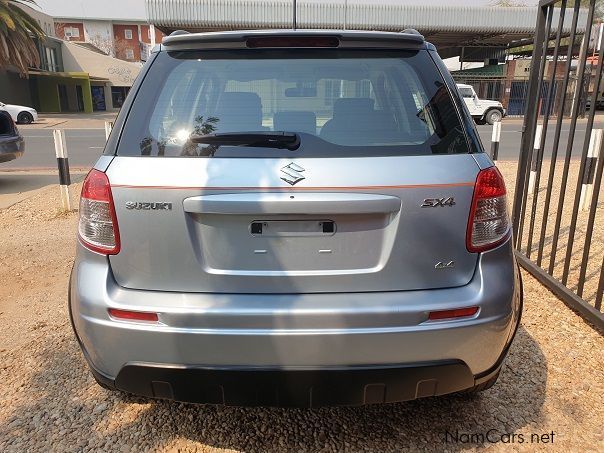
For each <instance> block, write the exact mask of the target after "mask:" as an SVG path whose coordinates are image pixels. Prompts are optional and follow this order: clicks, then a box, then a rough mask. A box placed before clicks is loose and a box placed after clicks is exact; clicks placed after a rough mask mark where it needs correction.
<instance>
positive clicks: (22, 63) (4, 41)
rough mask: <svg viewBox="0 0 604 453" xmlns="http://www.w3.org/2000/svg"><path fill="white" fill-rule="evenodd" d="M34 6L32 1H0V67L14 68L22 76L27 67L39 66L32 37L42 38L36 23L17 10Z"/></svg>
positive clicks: (41, 32) (38, 58)
mask: <svg viewBox="0 0 604 453" xmlns="http://www.w3.org/2000/svg"><path fill="white" fill-rule="evenodd" d="M19 4H22V5H26V4H29V5H35V4H36V2H35V1H34V0H0V67H6V66H9V65H13V66H16V67H17V69H18V70H19V73H20V74H21V75H22V76H27V73H28V69H27V68H28V67H31V66H38V65H39V64H40V55H39V53H38V48H37V46H36V42H35V40H34V37H37V38H43V37H44V31H42V28H41V27H40V25H39V24H38V22H37V21H36V20H35V19H34V18H33V17H31V16H30V15H29V14H27V13H26V12H25V11H24V10H22V9H21V8H19V6H18V5H19Z"/></svg>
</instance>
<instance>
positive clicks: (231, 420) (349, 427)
mask: <svg viewBox="0 0 604 453" xmlns="http://www.w3.org/2000/svg"><path fill="white" fill-rule="evenodd" d="M502 166H503V167H505V164H503V165H502ZM504 173H505V174H506V175H509V174H511V168H504ZM508 185H511V183H510V182H509V181H508ZM75 190H78V188H77V187H76V188H75ZM57 192H58V189H57V187H56V186H55V187H51V188H48V189H44V190H43V191H41V192H40V193H38V194H36V195H35V196H34V197H33V198H31V199H28V200H25V201H22V202H20V203H18V204H16V205H14V206H12V207H10V208H8V209H5V210H2V211H0V282H2V284H0V451H3V452H4V451H11V452H13V451H14V452H22V451H90V450H97V451H98V450H101V451H129V450H133V451H146V450H167V451H222V450H229V451H286V450H293V451H341V450H348V451H359V450H364V451H401V450H420V449H421V450H433V451H458V450H471V451H473V450H483V449H488V450H509V449H514V450H520V451H535V450H546V449H547V450H552V449H553V450H556V451H598V450H599V451H602V446H603V445H604V432H603V430H602V420H603V419H604V406H603V405H602V395H603V394H604V382H603V379H602V364H603V363H604V337H602V336H601V335H600V334H599V333H598V332H596V331H595V330H594V329H593V328H592V327H591V326H589V325H588V324H586V323H585V322H584V321H583V320H582V319H581V318H580V317H578V316H577V315H575V314H574V313H573V312H572V311H570V310H569V309H567V308H566V306H565V305H564V304H563V303H562V302H560V301H559V300H558V299H557V298H556V297H554V296H553V295H552V294H551V293H550V292H548V291H547V290H545V289H544V288H543V287H542V286H541V285H540V284H539V283H538V282H537V281H535V280H534V279H533V278H531V277H530V276H529V275H528V274H526V273H523V277H524V287H525V312H524V315H523V320H522V325H521V327H520V329H519V331H518V335H517V337H516V340H515V342H514V344H513V346H512V348H511V351H510V354H509V357H508V360H507V361H506V364H505V366H504V368H503V372H502V375H501V378H500V380H499V382H498V383H497V384H496V386H495V387H493V388H492V389H491V390H488V391H486V392H484V393H483V394H481V395H480V396H475V397H463V396H447V397H441V398H431V399H425V400H418V401H413V402H408V403H402V404H391V405H381V406H369V407H361V408H327V409H319V410H281V409H242V408H223V407H213V406H198V405H187V404H179V403H170V402H157V401H152V400H147V399H141V398H134V397H131V396H127V395H122V394H119V393H113V392H108V391H105V390H103V389H101V388H100V387H98V386H97V385H96V383H95V382H94V381H93V379H92V377H91V375H90V374H89V372H88V370H87V367H86V364H85V362H84V359H83V358H82V355H81V353H80V351H79V349H78V346H77V343H76V341H75V339H74V336H73V334H72V332H71V328H70V325H69V321H68V314H67V307H66V301H67V280H68V274H69V269H70V267H71V263H72V260H73V253H74V248H75V239H74V238H75V228H76V221H77V217H76V214H69V215H59V214H57V212H56V208H55V207H56V206H58V205H59V203H58V197H57ZM477 347H479V345H477ZM489 430H492V431H490V437H489V439H488V440H486V439H481V436H482V435H486V433H487V432H489ZM552 433H553V438H552ZM532 435H537V437H539V436H542V435H543V436H546V437H543V438H542V437H539V439H540V442H538V443H537V442H536V439H537V437H535V436H533V437H531V436H532ZM455 436H457V440H455ZM545 441H547V443H545Z"/></svg>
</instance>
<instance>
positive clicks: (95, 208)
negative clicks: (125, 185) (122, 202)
mask: <svg viewBox="0 0 604 453" xmlns="http://www.w3.org/2000/svg"><path fill="white" fill-rule="evenodd" d="M78 232H79V235H80V241H81V242H82V244H83V245H84V246H85V247H86V248H88V249H90V250H92V251H93V252H97V253H102V254H104V255H115V254H117V253H119V251H120V233H119V230H118V227H117V218H116V216H115V206H114V205H113V197H112V196H111V185H110V184H109V179H108V178H107V175H106V174H105V173H103V172H102V171H98V170H95V169H92V170H91V171H90V173H88V176H86V179H85V180H84V184H83V186H82V196H81V197H80V224H79V226H78Z"/></svg>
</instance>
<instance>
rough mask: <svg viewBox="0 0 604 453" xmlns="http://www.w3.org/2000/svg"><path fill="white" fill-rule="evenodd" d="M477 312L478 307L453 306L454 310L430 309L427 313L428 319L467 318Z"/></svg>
mask: <svg viewBox="0 0 604 453" xmlns="http://www.w3.org/2000/svg"><path fill="white" fill-rule="evenodd" d="M476 313H478V307H467V308H455V309H454V310H440V311H431V312H430V314H429V315H428V319H429V320H430V321H440V320H443V319H454V318H467V317H469V316H474V315H475V314H476Z"/></svg>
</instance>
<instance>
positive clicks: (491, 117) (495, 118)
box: [484, 109, 503, 125]
mask: <svg viewBox="0 0 604 453" xmlns="http://www.w3.org/2000/svg"><path fill="white" fill-rule="evenodd" d="M484 118H485V120H486V121H487V123H489V124H491V125H492V124H495V123H497V122H499V121H501V118H503V115H502V113H501V112H500V111H499V110H495V109H494V110H489V111H488V112H487V114H486V115H485V116H484Z"/></svg>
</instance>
